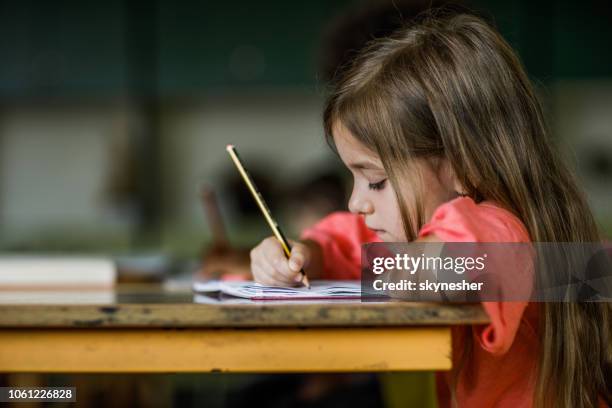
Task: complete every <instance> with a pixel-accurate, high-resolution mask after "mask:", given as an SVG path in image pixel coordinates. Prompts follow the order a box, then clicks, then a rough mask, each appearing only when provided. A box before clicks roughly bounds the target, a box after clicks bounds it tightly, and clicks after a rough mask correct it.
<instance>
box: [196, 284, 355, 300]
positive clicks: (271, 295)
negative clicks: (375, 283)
mask: <svg viewBox="0 0 612 408" xmlns="http://www.w3.org/2000/svg"><path fill="white" fill-rule="evenodd" d="M193 290H194V291H195V292H221V293H223V294H225V295H230V296H234V297H238V298H245V299H251V300H288V299H294V300H295V299H303V300H321V299H360V298H361V283H360V282H359V281H337V280H320V281H314V282H311V288H310V289H308V288H305V287H279V286H265V285H261V284H259V283H255V282H253V281H243V282H236V281H229V282H225V281H195V282H194V283H193Z"/></svg>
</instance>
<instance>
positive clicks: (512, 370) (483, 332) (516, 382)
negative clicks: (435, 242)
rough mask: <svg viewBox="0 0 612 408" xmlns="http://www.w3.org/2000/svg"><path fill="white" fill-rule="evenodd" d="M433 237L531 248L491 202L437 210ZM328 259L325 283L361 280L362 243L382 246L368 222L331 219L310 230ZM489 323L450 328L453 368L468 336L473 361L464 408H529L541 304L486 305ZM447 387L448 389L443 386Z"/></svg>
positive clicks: (464, 374) (518, 225)
mask: <svg viewBox="0 0 612 408" xmlns="http://www.w3.org/2000/svg"><path fill="white" fill-rule="evenodd" d="M432 234H433V235H435V236H436V237H437V238H438V239H440V240H441V241H444V242H529V241H530V239H529V234H528V232H527V230H526V228H525V226H524V225H523V223H522V222H521V221H520V220H519V219H518V218H517V217H516V216H515V215H514V214H512V213H511V212H509V211H507V210H505V209H503V208H501V207H499V206H496V205H494V204H492V203H489V202H482V203H479V204H476V203H475V202H474V201H473V200H472V199H471V198H467V197H460V198H457V199H454V200H452V201H449V202H447V203H445V204H443V205H441V206H440V207H438V208H437V209H436V211H435V212H434V214H433V216H432V218H431V220H430V221H429V222H428V223H427V224H426V225H424V226H423V228H421V230H420V231H419V234H418V235H419V237H425V236H428V235H432ZM301 238H302V239H310V240H313V241H316V242H317V243H318V244H319V245H320V246H321V248H322V252H323V254H324V272H323V277H324V278H327V279H359V278H360V275H361V271H360V264H361V244H363V243H366V242H380V238H378V236H377V235H376V234H375V233H374V232H373V231H371V230H369V229H368V228H367V227H366V226H365V223H364V221H363V218H362V217H361V216H358V215H354V214H350V213H341V212H338V213H333V214H331V215H329V216H328V217H326V218H324V219H323V220H321V221H320V222H319V223H318V224H316V225H315V226H313V227H312V228H310V229H308V230H306V231H304V233H303V234H302V237H301ZM483 307H484V309H485V311H486V313H487V314H488V316H489V318H490V321H491V323H490V324H488V325H477V326H471V327H468V328H467V330H466V327H455V328H453V329H452V334H453V336H452V341H453V365H454V366H456V365H457V364H458V363H459V356H460V352H461V351H462V350H463V348H464V345H465V341H466V333H467V335H468V336H469V337H471V339H469V341H471V342H472V354H471V358H470V359H469V360H468V361H467V362H465V364H464V365H463V368H462V370H461V372H460V375H459V378H458V381H457V386H456V397H457V402H458V404H459V406H460V407H476V406H478V407H513V408H515V407H530V406H532V396H533V390H534V385H535V373H536V368H537V362H538V359H539V354H538V351H537V349H538V343H539V338H538V329H537V321H538V318H537V315H538V310H537V305H536V304H534V303H527V302H483ZM448 375H449V374H447V373H445V374H441V375H439V377H438V399H439V404H440V406H441V407H450V406H451V403H450V394H449V391H448V390H449V388H448V378H447V377H448ZM445 382H446V383H447V384H444V383H445Z"/></svg>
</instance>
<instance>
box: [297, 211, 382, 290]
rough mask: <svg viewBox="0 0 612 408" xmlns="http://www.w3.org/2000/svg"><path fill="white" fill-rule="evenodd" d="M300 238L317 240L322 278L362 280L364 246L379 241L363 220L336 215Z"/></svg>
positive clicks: (344, 213) (350, 215)
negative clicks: (362, 249)
mask: <svg viewBox="0 0 612 408" xmlns="http://www.w3.org/2000/svg"><path fill="white" fill-rule="evenodd" d="M300 239H302V240H312V241H315V242H316V243H317V244H319V246H320V247H321V251H322V254H323V279H359V278H360V277H361V245H362V244H365V243H368V242H380V238H379V237H378V236H377V235H376V233H374V232H373V231H372V230H370V229H368V227H366V225H365V222H364V220H363V217H362V216H360V215H357V214H352V213H349V212H334V213H332V214H330V215H328V216H327V217H325V218H323V219H322V220H321V221H319V222H318V223H317V224H315V225H314V226H312V227H311V228H308V229H306V230H305V231H304V232H302V234H301V236H300Z"/></svg>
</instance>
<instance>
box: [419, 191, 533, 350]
mask: <svg viewBox="0 0 612 408" xmlns="http://www.w3.org/2000/svg"><path fill="white" fill-rule="evenodd" d="M428 235H435V236H436V237H437V238H438V239H440V240H441V241H444V242H530V240H529V234H528V233H527V229H526V228H525V226H524V225H523V223H522V222H521V221H520V220H519V219H518V218H517V217H516V216H515V215H513V214H512V213H511V212H509V211H507V210H505V209H503V208H501V207H497V206H495V205H493V204H476V203H475V202H474V201H473V200H472V199H471V198H468V197H461V198H457V199H455V200H452V201H449V202H447V203H445V204H443V205H441V206H440V207H438V208H437V209H436V211H435V212H434V214H433V216H432V217H431V220H430V222H428V223H427V224H425V225H424V226H423V228H422V229H421V230H420V231H419V237H426V236H428ZM482 305H483V308H484V310H485V312H486V313H487V315H488V316H489V318H490V320H491V323H490V324H488V325H486V326H477V327H474V335H475V337H476V338H477V339H478V342H479V344H480V346H481V347H482V348H483V349H484V350H486V351H488V352H490V353H492V354H494V355H502V354H504V353H506V352H507V351H508V350H509V349H510V346H511V345H512V343H513V342H514V339H515V337H516V333H517V331H518V329H519V326H520V324H521V320H522V318H523V314H524V312H525V308H526V307H527V305H528V302H482Z"/></svg>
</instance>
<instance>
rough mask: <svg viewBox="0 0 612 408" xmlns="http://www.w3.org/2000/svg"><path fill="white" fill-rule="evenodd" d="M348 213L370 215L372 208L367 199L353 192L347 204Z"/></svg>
mask: <svg viewBox="0 0 612 408" xmlns="http://www.w3.org/2000/svg"><path fill="white" fill-rule="evenodd" d="M348 207H349V211H350V212H352V213H354V214H371V213H372V212H373V210H374V206H373V205H372V203H371V202H370V200H368V199H367V198H365V197H363V196H360V195H359V194H357V193H356V192H355V190H353V192H352V193H351V198H350V199H349V203H348Z"/></svg>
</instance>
